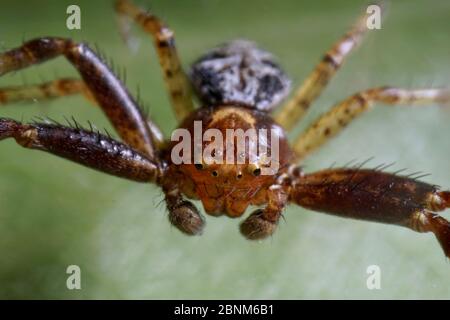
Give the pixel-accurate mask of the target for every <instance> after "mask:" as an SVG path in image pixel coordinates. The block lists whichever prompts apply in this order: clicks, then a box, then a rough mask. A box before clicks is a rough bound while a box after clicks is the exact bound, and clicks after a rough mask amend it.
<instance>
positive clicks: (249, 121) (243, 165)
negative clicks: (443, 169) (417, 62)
mask: <svg viewBox="0 0 450 320" xmlns="http://www.w3.org/2000/svg"><path fill="white" fill-rule="evenodd" d="M116 11H117V13H118V14H119V16H120V18H121V20H120V21H121V22H122V23H127V22H130V21H135V22H136V23H137V24H139V25H140V26H141V27H142V28H143V29H144V31H146V32H147V33H148V34H149V35H150V36H151V37H152V38H153V40H154V44H155V48H156V51H157V53H158V57H159V60H160V64H161V67H162V69H163V75H164V79H165V83H166V86H167V90H168V93H169V96H170V99H171V103H172V106H173V108H174V111H175V115H176V117H177V119H178V120H179V122H180V125H179V128H178V129H179V130H182V132H185V133H188V134H189V136H190V138H189V141H188V142H189V147H188V149H186V150H183V151H182V152H180V157H181V158H182V159H184V160H186V159H187V160H188V161H182V162H178V161H175V160H174V157H173V154H174V153H175V151H177V152H178V144H177V143H176V141H172V140H173V139H172V140H167V141H165V140H164V138H163V136H162V134H161V131H160V130H159V129H158V127H157V126H156V125H155V124H154V123H153V122H152V121H151V120H150V119H148V118H147V117H146V116H145V115H144V113H143V112H142V111H141V109H140V107H139V106H138V104H137V102H136V101H135V100H134V99H133V97H132V96H131V95H130V94H129V93H128V91H127V89H126V88H125V87H124V85H123V84H122V83H121V81H120V80H119V79H118V78H117V77H116V76H115V75H114V74H113V73H112V72H111V70H110V69H109V68H108V66H107V65H106V64H105V63H104V62H103V61H102V59H100V58H99V57H98V56H97V54H96V53H94V52H93V51H92V50H91V49H90V48H89V47H88V46H87V45H86V44H83V43H75V42H73V41H72V40H70V39H63V38H51V37H47V38H38V39H34V40H31V41H28V42H25V43H24V44H23V45H22V46H20V47H18V48H16V49H13V50H10V51H7V52H4V53H0V76H1V75H4V74H6V73H9V72H14V71H18V70H20V69H23V68H26V67H29V66H32V65H35V64H39V63H42V62H44V61H46V60H49V59H52V58H55V57H57V56H64V57H65V58H66V59H67V60H68V61H69V62H70V63H71V64H72V65H73V66H74V67H75V68H76V69H77V71H78V72H79V74H80V76H81V78H82V79H69V78H65V79H58V80H55V81H52V82H48V83H44V84H39V85H28V86H22V87H8V88H0V105H5V104H9V103H12V102H16V101H24V100H31V99H50V98H56V97H62V96H67V95H72V94H83V95H84V96H85V97H86V98H87V99H89V100H90V101H91V102H94V103H95V104H97V105H98V106H99V107H100V108H101V109H102V110H103V112H104V113H105V115H106V116H107V117H108V119H109V120H110V122H111V124H112V126H113V127H114V128H115V129H116V131H117V132H118V134H119V136H120V138H121V139H122V140H123V142H118V141H116V140H114V139H113V138H111V137H110V136H109V135H104V134H101V133H99V132H96V131H95V130H93V129H92V127H91V128H90V129H84V128H81V127H80V126H79V125H78V123H77V122H76V121H75V120H73V123H72V125H71V126H63V125H61V124H58V123H49V122H43V123H38V122H34V123H29V124H23V123H20V122H17V121H15V120H12V119H7V118H0V140H3V139H6V138H13V139H15V140H16V141H17V143H18V144H20V145H21V146H23V147H25V148H30V149H37V150H42V151H46V152H49V153H52V154H55V155H57V156H60V157H64V158H66V159H69V160H72V161H75V162H77V163H79V164H82V165H85V166H87V167H90V168H93V169H96V170H100V171H102V172H105V173H109V174H112V175H115V176H118V177H122V178H127V179H130V180H133V181H138V182H150V183H155V184H157V185H159V186H160V187H161V188H162V190H163V192H164V194H165V201H166V204H167V209H168V211H169V220H170V222H171V223H172V224H173V225H174V226H176V227H177V228H178V229H179V230H180V231H182V232H184V233H185V234H188V235H195V234H200V233H201V231H202V230H203V227H204V224H205V220H204V218H203V217H202V215H201V214H200V212H199V211H198V209H197V208H196V206H195V205H194V204H193V203H192V202H190V201H188V200H186V199H185V197H187V198H190V199H197V200H200V201H201V203H202V205H203V208H204V210H205V212H206V213H208V214H210V215H214V216H219V215H222V214H225V215H227V216H229V217H240V216H242V215H243V214H244V213H245V211H246V210H247V209H248V207H249V206H259V207H260V208H259V209H256V210H254V212H253V213H251V214H250V215H249V216H248V217H247V218H246V219H245V220H244V221H243V222H242V223H241V227H240V230H241V233H242V234H243V235H244V236H245V237H247V238H248V239H263V238H266V237H268V236H270V235H271V234H273V232H274V231H275V230H276V227H277V225H278V221H279V219H280V217H281V215H282V212H283V209H284V208H285V206H286V205H287V204H288V203H295V204H297V205H299V206H302V207H304V208H308V209H311V210H315V211H320V212H325V213H329V214H334V215H338V216H341V217H347V218H354V219H362V220H369V221H376V222H382V223H389V224H396V225H401V226H404V227H408V228H410V229H412V230H415V231H417V232H432V233H434V234H435V235H436V237H437V239H438V241H439V243H440V244H441V246H442V248H443V249H444V253H445V255H446V256H447V257H450V223H449V222H448V221H447V220H445V219H444V218H442V217H441V216H439V215H437V214H436V212H439V211H442V210H445V209H446V208H449V207H450V192H449V191H441V190H439V188H437V187H436V186H433V185H429V184H426V183H423V182H420V181H417V179H413V178H411V177H407V176H401V175H399V174H398V173H397V174H395V173H394V174H391V173H386V172H384V171H382V170H381V169H380V168H378V169H377V168H376V169H372V170H370V169H363V168H361V167H360V166H357V167H350V168H346V167H344V168H337V169H327V170H323V171H319V172H313V173H305V172H303V170H302V167H301V164H300V162H301V161H302V160H303V159H304V158H305V157H306V156H308V155H309V154H311V153H312V152H313V151H315V150H317V149H318V148H319V147H320V146H321V145H323V144H324V143H325V142H327V141H329V140H330V139H331V138H332V137H333V136H335V135H336V134H337V133H339V132H340V131H341V130H342V129H343V128H344V127H345V126H347V125H348V124H349V123H350V122H351V121H352V120H354V119H355V118H356V117H357V116H359V115H362V114H363V113H364V112H366V111H368V110H370V109H371V107H372V106H373V105H374V103H375V102H382V103H384V104H387V105H407V106H411V105H427V104H443V103H448V102H449V101H450V91H449V90H448V89H417V90H410V89H400V88H394V87H378V88H374V89H368V90H365V91H362V92H359V93H356V94H354V95H352V96H351V97H349V98H347V99H345V100H343V101H342V102H340V103H338V104H337V105H336V106H334V107H333V108H332V109H331V110H330V111H329V112H327V113H325V114H324V115H322V116H321V117H319V118H318V119H317V120H316V121H315V122H314V123H313V124H312V125H311V126H310V127H309V128H308V129H307V130H305V132H304V133H302V134H301V135H300V136H299V137H298V138H296V139H295V141H294V143H293V145H292V147H291V146H290V145H289V143H288V140H287V137H286V133H285V130H290V129H291V128H292V127H293V126H294V125H295V124H296V123H297V122H299V121H300V120H301V119H302V117H303V116H304V115H305V113H306V112H307V111H308V109H309V107H310V105H311V104H312V102H313V101H314V100H315V99H316V98H317V97H318V96H319V95H320V94H321V92H322V91H323V89H324V88H325V87H326V85H327V83H328V82H329V80H331V78H332V77H333V75H334V74H335V73H336V71H337V70H338V69H339V68H340V66H341V65H342V63H343V62H344V60H345V58H346V57H347V56H348V55H349V53H350V52H351V51H352V50H353V49H354V48H355V47H357V45H358V44H359V43H360V42H361V40H362V38H363V36H364V34H365V33H366V32H367V28H366V20H367V15H363V16H362V17H361V18H360V19H359V20H358V21H357V23H356V24H355V25H354V26H353V27H352V28H351V29H350V30H349V31H348V32H347V33H346V34H345V36H344V37H343V38H342V39H340V40H339V41H337V42H336V43H335V44H334V45H333V46H332V48H331V49H330V50H329V51H328V52H327V53H326V54H325V55H324V56H323V58H322V60H321V61H320V62H319V63H318V65H317V66H316V67H315V68H314V69H313V71H312V72H311V74H310V75H309V76H308V77H307V78H306V80H305V81H304V82H303V84H302V85H301V86H300V87H299V89H298V90H297V91H296V92H295V94H294V96H293V98H292V99H290V100H289V101H288V102H286V103H285V104H284V105H283V106H282V107H281V108H280V110H279V111H278V112H277V113H276V115H275V116H274V117H272V115H271V112H272V111H274V110H275V107H276V106H277V105H279V104H280V102H281V101H282V100H283V99H284V98H285V97H286V96H287V95H288V93H289V89H290V84H291V81H290V80H289V79H288V77H287V76H286V74H285V73H284V72H283V71H282V69H281V68H280V67H279V65H278V63H276V62H275V61H274V58H273V56H272V55H271V54H270V53H268V52H266V51H263V50H261V49H258V48H257V47H256V45H255V44H253V43H252V42H249V41H245V40H237V41H232V42H230V43H226V44H223V45H221V46H219V47H217V48H215V49H213V50H211V51H210V52H209V53H207V54H205V55H204V56H202V57H201V58H200V59H198V60H197V61H196V62H195V63H194V64H193V65H192V68H191V71H190V73H189V75H186V74H185V72H184V71H183V69H182V67H181V62H180V59H179V57H178V54H177V51H176V47H175V41H174V36H173V32H172V31H171V30H170V29H169V28H168V27H167V26H165V25H164V23H163V22H162V21H161V20H160V19H158V17H156V16H154V15H153V14H151V13H149V12H148V11H144V10H141V9H140V8H138V7H136V6H134V5H133V4H132V3H131V2H129V1H128V0H118V1H117V2H116ZM192 88H193V89H194V91H195V93H196V94H197V96H198V98H199V100H200V101H201V103H202V105H201V106H200V108H197V109H195V108H194V102H193V100H192V92H191V90H192ZM198 128H199V129H200V135H201V136H202V137H204V136H205V134H206V132H208V130H212V132H214V133H215V134H216V136H215V137H217V135H219V136H224V137H225V136H226V137H228V133H229V130H234V131H235V132H237V131H239V130H240V131H241V132H247V131H249V130H250V131H251V130H255V131H258V132H259V131H261V132H266V133H268V135H267V136H266V137H265V139H262V140H260V139H259V138H258V139H257V141H254V140H255V139H254V137H253V138H252V137H251V136H250V137H247V139H246V140H245V139H244V140H243V141H244V142H243V143H244V147H245V148H244V149H243V150H244V151H242V150H241V151H239V150H240V149H239V148H237V147H236V145H233V144H231V145H230V144H229V141H225V142H220V143H219V145H220V146H221V148H220V149H217V150H220V151H217V150H216V149H214V152H213V153H211V157H212V158H214V159H216V160H217V159H219V158H220V157H221V156H222V157H223V156H224V155H225V154H228V152H230V154H231V155H232V156H233V159H235V160H236V161H235V162H227V161H225V162H224V163H221V162H220V161H210V160H211V159H209V158H207V157H205V156H204V153H201V154H200V159H199V158H196V156H195V150H196V146H197V147H198V145H199V146H200V150H201V151H204V150H206V149H208V148H209V147H211V145H212V144H213V142H214V143H216V142H217V141H216V140H215V139H216V138H214V139H212V137H211V136H210V137H209V140H208V139H206V141H205V140H201V141H200V144H199V143H198V142H197V141H196V140H195V138H193V137H195V135H196V130H197V129H198ZM231 139H232V141H233V142H234V141H235V140H238V137H237V136H231ZM252 139H253V140H252ZM274 141H276V150H277V151H276V154H277V159H276V165H277V166H276V169H273V168H272V167H270V170H272V171H270V170H269V172H270V174H266V172H267V171H265V170H266V169H269V165H268V162H267V161H266V160H267V159H268V158H271V159H272V156H273V155H274V153H275V152H274V151H273V150H274V147H275V145H274V144H275V143H274ZM251 145H256V146H257V149H252V148H251V147H250V146H251ZM262 147H264V148H262ZM255 150H257V151H258V152H256V151H255ZM261 150H265V151H264V152H261ZM267 150H270V151H267ZM237 159H239V160H241V161H237ZM197 160H198V161H197Z"/></svg>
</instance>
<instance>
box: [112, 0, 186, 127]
mask: <svg viewBox="0 0 450 320" xmlns="http://www.w3.org/2000/svg"><path fill="white" fill-rule="evenodd" d="M116 11H117V12H118V14H119V18H127V17H128V18H131V19H133V20H134V21H135V22H136V23H137V24H138V25H139V26H141V27H142V29H143V30H144V31H145V32H147V33H148V34H150V35H151V36H152V38H153V40H154V44H155V48H156V51H157V53H158V56H159V62H160V64H161V67H162V69H163V75H164V80H165V82H166V86H167V90H168V91H169V95H170V99H171V102H172V106H173V108H174V111H175V115H176V117H177V120H178V121H181V120H183V119H184V118H185V117H186V116H187V115H188V114H189V113H191V112H192V110H194V105H193V102H192V92H191V91H192V90H191V86H190V82H189V80H188V78H187V76H186V74H185V72H184V71H183V68H182V66H181V62H180V58H179V57H178V53H177V50H176V47H175V38H174V32H173V31H172V30H170V29H169V28H168V27H167V26H165V25H164V23H163V22H162V21H161V20H160V19H159V18H158V17H156V16H154V15H153V14H152V13H150V12H146V11H144V10H142V9H140V8H138V7H137V6H135V5H134V4H133V3H131V2H130V1H128V0H117V2H116ZM120 22H123V23H125V22H127V21H126V20H123V19H122V20H120ZM122 27H123V28H125V27H126V25H124V24H123V25H122Z"/></svg>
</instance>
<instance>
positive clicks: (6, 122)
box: [0, 118, 162, 182]
mask: <svg viewBox="0 0 450 320" xmlns="http://www.w3.org/2000/svg"><path fill="white" fill-rule="evenodd" d="M7 138H14V139H15V140H16V142H17V143H18V144H20V145H21V146H23V147H25V148H30V149H36V150H41V151H46V152H49V153H52V154H54V155H57V156H59V157H62V158H65V159H69V160H72V161H74V162H77V163H79V164H82V165H84V166H87V167H89V168H92V169H96V170H99V171H102V172H105V173H108V174H111V175H114V176H118V177H121V178H126V179H130V180H134V181H138V182H157V180H158V179H159V178H160V176H161V175H162V171H161V169H160V168H159V164H158V163H157V162H155V161H152V160H150V159H148V158H147V157H146V156H145V155H143V154H142V153H139V152H138V151H135V150H134V149H132V148H130V147H129V146H127V145H125V144H123V143H120V142H118V141H115V140H113V139H111V138H110V137H107V136H105V135H102V134H100V133H98V132H92V131H86V130H83V129H80V128H70V127H64V126H61V125H56V124H45V123H32V124H22V123H19V122H17V121H14V120H11V119H5V118H0V140H3V139H7Z"/></svg>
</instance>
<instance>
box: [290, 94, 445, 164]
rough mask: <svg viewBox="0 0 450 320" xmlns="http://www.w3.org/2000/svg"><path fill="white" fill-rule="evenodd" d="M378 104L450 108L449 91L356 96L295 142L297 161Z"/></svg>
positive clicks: (332, 110)
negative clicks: (436, 105) (438, 105)
mask: <svg viewBox="0 0 450 320" xmlns="http://www.w3.org/2000/svg"><path fill="white" fill-rule="evenodd" d="M375 102H381V103H384V104H388V105H407V106H412V105H429V104H448V103H449V102H450V90H449V89H420V90H406V89H399V88H390V87H382V88H375V89H369V90H366V91H363V92H360V93H357V94H355V95H353V96H351V97H350V98H347V99H346V100H344V101H342V102H341V103H339V104H337V105H336V106H335V107H333V108H332V109H331V110H330V111H328V112H327V113H325V114H324V115H322V116H321V117H319V118H318V119H317V120H316V121H315V122H314V123H313V124H312V125H311V126H310V127H309V128H308V129H307V130H306V131H305V132H304V133H303V134H301V135H300V136H299V137H298V138H297V139H296V140H295V142H294V151H295V153H296V156H297V159H298V160H302V159H303V158H305V157H306V156H307V155H308V154H310V153H312V152H313V151H314V150H316V149H318V148H319V147H320V146H321V145H323V144H324V143H325V142H327V141H328V140H330V139H331V138H332V137H334V136H335V135H337V134H338V133H339V132H340V131H341V130H343V129H344V128H345V127H346V126H347V125H348V124H349V123H350V122H351V121H352V120H353V119H354V118H356V117H357V116H359V115H361V114H363V113H364V112H366V111H368V110H370V109H371V108H372V106H373V104H374V103H375Z"/></svg>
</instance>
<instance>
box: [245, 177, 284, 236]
mask: <svg viewBox="0 0 450 320" xmlns="http://www.w3.org/2000/svg"><path fill="white" fill-rule="evenodd" d="M267 195H268V196H267V197H268V203H267V206H266V207H265V208H264V209H258V210H256V211H255V212H253V213H252V214H251V215H250V216H249V217H248V218H247V219H245V220H244V222H243V223H242V224H241V225H240V230H241V233H242V235H243V236H244V237H246V238H247V239H249V240H260V239H264V238H267V237H268V236H270V235H272V234H273V233H274V232H275V230H276V227H277V225H278V220H279V219H280V217H281V214H282V212H283V209H284V207H285V206H286V204H287V201H288V194H287V193H286V191H285V190H284V189H283V188H282V186H281V185H273V186H271V187H270V188H269V190H268V191H267Z"/></svg>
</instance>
